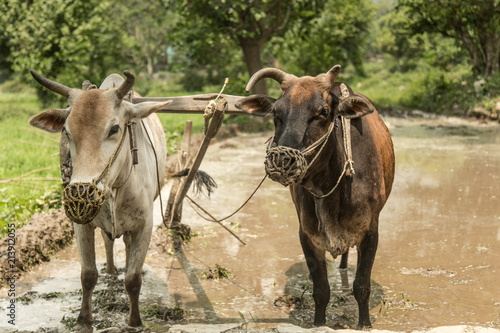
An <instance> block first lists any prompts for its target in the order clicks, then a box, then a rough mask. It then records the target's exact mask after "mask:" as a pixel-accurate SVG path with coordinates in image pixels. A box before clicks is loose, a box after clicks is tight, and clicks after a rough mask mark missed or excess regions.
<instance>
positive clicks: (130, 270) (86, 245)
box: [30, 71, 170, 332]
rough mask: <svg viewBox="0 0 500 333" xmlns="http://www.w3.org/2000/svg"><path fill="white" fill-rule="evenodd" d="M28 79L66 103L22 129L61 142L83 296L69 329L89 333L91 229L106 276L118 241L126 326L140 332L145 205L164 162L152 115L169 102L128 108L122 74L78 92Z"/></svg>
mask: <svg viewBox="0 0 500 333" xmlns="http://www.w3.org/2000/svg"><path fill="white" fill-rule="evenodd" d="M32 74H33V77H34V78H35V79H36V80H37V81H38V82H39V83H40V84H42V85H43V86H45V87H46V88H48V89H50V90H52V91H54V92H56V93H58V94H60V95H63V96H65V97H67V98H68V108H67V109H64V110H49V111H45V112H42V113H40V114H38V115H36V116H34V117H33V118H31V119H30V124H31V125H33V126H35V127H38V128H40V129H43V130H46V131H49V132H61V131H63V135H66V137H67V141H68V142H69V150H70V155H71V163H72V176H71V182H70V183H69V185H68V186H67V187H66V189H65V192H64V200H65V203H64V205H65V210H66V214H67V215H68V217H70V219H72V220H73V222H75V223H74V229H75V237H76V242H77V245H78V252H79V255H80V263H81V267H82V271H81V281H82V290H83V295H82V307H81V309H80V314H79V316H78V319H77V324H76V330H77V331H90V332H91V331H92V305H91V300H92V291H93V289H94V287H95V284H96V282H97V276H98V272H97V268H96V261H95V247H94V230H95V228H96V227H99V228H101V230H102V231H103V236H104V239H105V244H106V252H107V257H108V271H110V270H111V267H112V254H111V253H112V252H111V251H112V244H113V240H114V239H116V238H118V237H120V236H122V235H123V236H124V241H125V247H126V273H125V289H126V290H127V293H128V295H129V299H130V313H129V320H128V324H129V325H130V326H140V325H141V324H142V322H141V317H140V314H139V293H140V290H141V284H142V266H143V264H144V259H145V257H146V252H147V249H148V246H149V241H150V238H151V232H152V227H153V202H154V199H155V198H156V197H157V196H158V194H159V192H160V189H161V186H162V185H163V177H160V178H159V179H158V175H162V176H163V175H164V174H165V159H166V147H165V137H164V134H163V127H162V125H161V123H160V120H159V118H158V116H157V115H156V114H153V112H155V111H157V110H158V109H160V108H161V107H162V106H164V105H166V104H168V103H170V101H168V102H165V103H140V104H135V105H134V104H132V103H129V102H127V101H125V100H123V98H124V96H125V95H126V94H127V93H128V92H129V91H130V89H131V88H132V86H133V84H134V76H133V75H132V74H131V73H129V72H127V71H125V72H124V74H125V75H126V77H127V79H126V80H125V81H123V79H121V81H122V82H123V83H122V84H121V85H120V86H119V87H118V88H112V89H107V90H101V89H92V90H86V91H84V90H79V89H70V88H68V87H66V86H64V85H61V84H59V83H56V82H53V81H50V80H48V79H46V78H44V77H42V76H40V75H39V74H37V73H36V72H34V71H32ZM134 122H135V123H136V124H135V125H133V123H134ZM130 126H131V127H135V131H134V133H135V135H134V136H135V142H136V148H137V153H138V163H137V164H135V163H134V157H133V156H134V155H133V154H131V148H133V147H131V142H132V141H133V140H130V138H129V137H130V136H131V135H132V134H131V133H132V132H131V131H130V129H129V127H130ZM134 150H135V149H132V151H134ZM155 152H156V156H155ZM110 249H111V251H110Z"/></svg>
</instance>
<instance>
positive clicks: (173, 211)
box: [134, 95, 234, 226]
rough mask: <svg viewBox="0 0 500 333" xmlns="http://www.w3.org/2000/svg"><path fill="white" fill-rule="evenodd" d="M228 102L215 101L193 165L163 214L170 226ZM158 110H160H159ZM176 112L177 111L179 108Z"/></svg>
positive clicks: (218, 125)
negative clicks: (169, 207)
mask: <svg viewBox="0 0 500 333" xmlns="http://www.w3.org/2000/svg"><path fill="white" fill-rule="evenodd" d="M207 96H213V97H214V98H215V97H216V95H207ZM134 101H135V99H134ZM190 101H192V99H191V98H190ZM170 104H174V103H170ZM170 104H169V105H170ZM228 104H229V103H228V101H227V100H226V98H222V99H221V100H220V101H219V102H218V103H217V106H216V108H215V112H214V114H213V116H212V120H211V121H210V125H208V129H207V131H206V134H205V137H204V138H203V141H202V143H201V145H200V148H199V149H198V153H197V154H196V157H195V159H194V162H193V165H192V166H191V168H190V170H189V173H188V175H187V177H185V178H184V180H183V181H182V183H181V185H180V188H179V190H178V192H177V195H176V196H175V201H174V204H173V206H172V207H171V210H169V211H167V212H166V214H165V215H166V216H169V217H170V219H169V220H170V221H169V225H170V226H171V225H172V223H173V222H174V219H175V217H176V215H177V213H176V212H177V210H178V209H179V207H180V205H181V203H182V201H183V200H184V197H185V196H186V194H187V192H188V190H189V188H190V187H191V184H192V182H193V180H194V177H195V176H196V173H197V172H198V169H199V168H200V165H201V162H202V160H203V157H204V156H205V153H206V152H207V149H208V146H209V145H210V141H211V140H212V138H214V137H215V136H216V135H217V132H218V131H219V129H220V127H221V125H222V121H223V120H224V113H225V112H226V111H227V110H228ZM203 105H204V107H203V111H204V110H205V108H206V106H207V102H206V100H204V102H203ZM233 105H234V104H233ZM167 106H168V105H167ZM189 109H190V110H193V109H194V107H193V106H192V105H189ZM159 112H161V110H160V111H159ZM177 112H179V110H178V111H177ZM193 113H194V112H193Z"/></svg>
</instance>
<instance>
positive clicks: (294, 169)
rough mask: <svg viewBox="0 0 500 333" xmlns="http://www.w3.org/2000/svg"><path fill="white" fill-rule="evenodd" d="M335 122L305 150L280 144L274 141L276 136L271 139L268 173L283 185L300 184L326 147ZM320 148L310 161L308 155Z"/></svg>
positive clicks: (267, 162) (268, 153) (267, 161)
mask: <svg viewBox="0 0 500 333" xmlns="http://www.w3.org/2000/svg"><path fill="white" fill-rule="evenodd" d="M334 127H335V123H334V122H332V123H331V124H330V126H329V128H328V131H327V132H326V133H325V134H324V135H323V136H322V137H321V138H319V139H318V140H317V141H315V142H314V143H313V144H311V145H310V146H308V147H307V148H305V149H303V150H298V149H295V148H291V147H286V146H278V145H276V143H274V137H273V138H271V139H270V140H269V144H268V146H267V155H266V159H265V161H264V165H265V169H266V174H267V175H268V176H269V178H271V179H272V180H274V181H275V182H278V183H280V184H281V185H283V186H288V185H292V184H300V183H301V182H302V179H304V177H305V176H306V173H307V170H308V169H309V167H310V166H311V165H312V164H313V163H314V162H315V161H316V159H317V158H318V156H319V155H320V153H321V151H323V148H324V147H325V145H326V143H327V141H328V138H329V137H330V134H331V133H332V130H333V128H334ZM318 147H320V148H319V150H318V151H317V152H316V153H315V154H314V157H313V158H312V159H311V161H310V162H308V161H307V158H306V157H307V156H308V155H313V153H314V152H315V151H316V148H318Z"/></svg>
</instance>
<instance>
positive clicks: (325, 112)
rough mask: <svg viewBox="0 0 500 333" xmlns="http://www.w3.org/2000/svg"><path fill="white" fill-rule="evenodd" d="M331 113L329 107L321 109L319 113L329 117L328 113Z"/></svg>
mask: <svg viewBox="0 0 500 333" xmlns="http://www.w3.org/2000/svg"><path fill="white" fill-rule="evenodd" d="M329 113H330V110H329V109H328V107H326V106H325V107H324V108H322V109H321V111H320V112H319V115H320V116H322V117H325V118H326V117H328V114H329Z"/></svg>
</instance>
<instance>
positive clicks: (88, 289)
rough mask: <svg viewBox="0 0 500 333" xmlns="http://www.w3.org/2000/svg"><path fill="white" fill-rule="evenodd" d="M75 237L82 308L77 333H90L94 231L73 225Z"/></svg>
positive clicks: (94, 269)
mask: <svg viewBox="0 0 500 333" xmlns="http://www.w3.org/2000/svg"><path fill="white" fill-rule="evenodd" d="M74 226H75V237H76V243H77V245H78V253H79V255H80V264H81V267H82V270H81V281H82V307H81V309H80V314H79V315H78V319H77V320H76V328H75V330H76V331H77V332H92V292H93V291H94V287H95V285H96V283H97V276H98V272H97V268H96V264H95V243H94V230H95V228H94V227H92V226H90V225H88V224H87V225H80V224H75V225H74Z"/></svg>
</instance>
